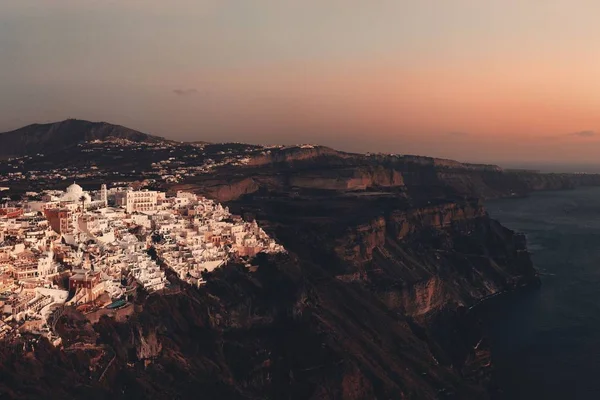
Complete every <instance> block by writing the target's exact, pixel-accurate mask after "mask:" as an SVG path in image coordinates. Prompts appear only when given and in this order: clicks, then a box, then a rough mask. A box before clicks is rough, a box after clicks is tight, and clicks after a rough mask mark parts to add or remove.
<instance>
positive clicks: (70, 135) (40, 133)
mask: <svg viewBox="0 0 600 400" xmlns="http://www.w3.org/2000/svg"><path fill="white" fill-rule="evenodd" d="M108 138H118V139H127V140H130V141H133V142H140V143H159V142H170V141H169V140H168V139H165V138H162V137H160V136H154V135H149V134H147V133H143V132H140V131H137V130H134V129H131V128H127V127H125V126H121V125H115V124H110V123H108V122H91V121H85V120H79V119H67V120H64V121H58V122H52V123H47V124H37V123H35V124H30V125H27V126H24V127H22V128H18V129H15V130H12V131H8V132H2V133H0V141H1V142H2V146H1V147H0V159H2V158H10V157H21V156H25V155H31V154H36V153H48V152H50V153H52V152H58V151H61V150H64V149H66V148H69V147H72V146H75V145H77V144H79V143H82V142H86V141H91V140H105V139H108Z"/></svg>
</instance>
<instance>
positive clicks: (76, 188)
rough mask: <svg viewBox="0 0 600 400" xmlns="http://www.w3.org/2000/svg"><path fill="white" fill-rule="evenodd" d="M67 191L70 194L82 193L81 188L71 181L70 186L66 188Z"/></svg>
mask: <svg viewBox="0 0 600 400" xmlns="http://www.w3.org/2000/svg"><path fill="white" fill-rule="evenodd" d="M67 193H72V194H81V193H83V188H82V187H81V186H79V185H78V184H76V183H73V184H72V185H71V186H69V187H68V188H67Z"/></svg>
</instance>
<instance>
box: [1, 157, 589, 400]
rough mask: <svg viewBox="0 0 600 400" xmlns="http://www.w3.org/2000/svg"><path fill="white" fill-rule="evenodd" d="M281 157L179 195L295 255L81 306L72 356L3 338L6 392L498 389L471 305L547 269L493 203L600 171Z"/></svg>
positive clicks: (421, 392)
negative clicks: (221, 209) (107, 311)
mask: <svg viewBox="0 0 600 400" xmlns="http://www.w3.org/2000/svg"><path fill="white" fill-rule="evenodd" d="M282 151H283V154H279V155H278V154H277V151H273V152H272V153H271V154H270V155H268V156H267V155H265V156H264V158H261V159H260V161H259V162H255V163H254V164H252V165H248V166H246V167H237V168H231V167H227V166H225V167H222V168H220V169H218V170H217V171H216V172H215V174H212V175H207V176H203V177H199V178H195V179H194V180H191V179H190V180H189V181H186V182H184V183H183V184H180V185H176V186H173V187H171V188H170V189H171V190H177V189H184V190H194V191H197V192H198V193H202V194H204V195H206V196H208V197H211V198H214V199H217V200H219V201H224V202H226V205H228V206H229V207H230V208H231V209H232V211H233V212H234V213H238V214H241V215H242V216H244V218H246V219H248V220H250V219H257V220H258V221H259V223H260V224H261V226H262V227H264V229H265V230H267V232H268V233H269V234H271V235H273V236H274V237H275V238H276V239H277V240H278V241H279V242H280V243H282V244H283V245H284V246H285V247H286V249H288V251H289V254H287V255H279V256H271V257H267V256H264V255H262V256H259V257H258V258H257V259H256V260H255V261H254V263H255V264H256V265H257V266H258V268H257V270H256V272H250V270H248V269H246V268H244V267H243V266H240V265H229V266H227V267H226V268H223V269H220V270H217V271H215V272H213V273H211V274H209V275H207V276H206V279H207V281H208V283H207V285H206V286H204V287H203V288H201V289H194V288H191V287H187V286H185V285H183V284H180V283H177V284H178V285H180V286H181V291H180V292H178V293H177V292H176V293H171V294H165V295H151V296H149V297H146V296H145V294H143V293H140V297H139V298H138V299H137V300H136V302H137V304H136V312H135V313H134V314H133V315H131V316H130V317H129V318H128V319H126V320H121V321H116V320H113V319H110V318H108V317H102V318H101V319H100V320H99V321H98V322H97V323H95V324H91V323H86V322H85V318H83V317H81V316H79V315H77V314H76V313H73V314H67V316H66V317H64V318H63V319H62V320H61V321H60V323H59V329H61V332H62V335H63V337H64V338H65V349H64V350H57V349H54V348H52V347H51V346H50V345H49V344H48V343H46V342H44V341H43V340H42V341H40V342H38V343H36V344H35V345H34V346H31V347H27V346H25V348H23V343H22V342H18V343H15V344H10V345H6V346H5V347H4V348H3V349H1V350H0V361H1V362H0V374H2V376H3V377H6V378H5V379H3V380H0V393H7V394H8V396H9V397H11V398H38V397H40V398H41V397H43V396H44V394H46V396H47V394H48V393H51V394H52V395H55V397H56V398H72V397H81V396H86V397H90V398H106V397H108V396H110V397H114V398H140V399H141V398H165V399H167V398H195V397H197V396H198V395H199V394H202V396H203V397H205V398H211V399H212V398H214V399H222V398H227V399H314V400H320V399H323V400H325V399H373V398H377V399H440V398H457V399H462V398H468V399H478V398H482V399H485V398H488V393H487V391H486V385H487V382H488V379H489V369H490V365H491V364H490V362H491V361H490V352H489V349H488V347H487V346H486V344H485V339H484V338H482V336H481V333H480V332H479V330H478V327H477V321H473V320H472V316H471V315H470V313H469V312H468V310H469V309H470V308H471V307H473V306H474V305H476V304H478V302H480V301H481V300H483V299H485V298H487V297H488V296H492V295H495V294H498V293H501V292H504V291H508V290H514V289H516V288H520V287H524V286H535V285H537V284H538V283H539V279H538V277H537V274H536V271H535V269H534V267H533V265H532V263H531V260H530V258H529V254H528V252H527V250H526V243H525V239H524V237H522V236H520V235H517V234H515V233H514V232H512V231H510V230H509V229H506V228H504V227H502V226H501V225H500V224H499V223H498V222H497V221H494V220H492V219H490V217H489V216H488V215H487V213H486V212H485V209H484V207H483V204H482V203H481V201H480V200H479V197H487V198H489V197H498V196H511V195H524V194H527V193H529V192H530V191H531V190H542V189H559V188H568V187H572V186H573V185H574V184H582V183H583V182H588V184H592V183H593V179H592V178H587V179H588V180H587V181H586V180H585V179H584V178H583V177H582V178H581V180H579V181H576V180H575V178H578V177H574V176H568V175H543V174H535V173H532V172H523V171H520V172H518V173H513V172H509V171H504V170H502V169H500V168H497V167H494V166H478V165H468V164H462V163H456V162H450V161H447V160H437V159H429V158H420V157H391V156H385V157H384V156H370V157H367V156H358V155H348V154H343V153H342V154H338V153H336V152H332V151H330V150H327V149H318V148H317V149H315V148H309V147H307V148H294V149H283V150H282ZM273 153H275V154H273ZM261 157H262V156H261ZM578 179H579V178H578ZM578 182H579V183H578ZM23 354H24V355H23ZM45 365H51V366H52V368H51V369H50V368H48V367H45ZM492 366H493V364H492ZM30 382H35V385H31V384H30ZM45 398H47V397H45Z"/></svg>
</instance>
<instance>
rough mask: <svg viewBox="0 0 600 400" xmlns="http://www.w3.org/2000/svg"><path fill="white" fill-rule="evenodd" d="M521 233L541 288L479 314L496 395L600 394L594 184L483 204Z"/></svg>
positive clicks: (599, 235)
mask: <svg viewBox="0 0 600 400" xmlns="http://www.w3.org/2000/svg"><path fill="white" fill-rule="evenodd" d="M486 207H487V210H488V212H489V213H490V215H491V216H492V217H493V218H495V219H497V220H499V221H500V222H501V223H502V224H504V225H505V226H507V227H509V228H511V229H513V230H516V231H519V232H523V233H525V234H526V235H527V239H528V246H529V249H530V251H531V252H532V259H533V262H534V264H535V265H536V267H537V268H538V269H539V271H540V272H541V273H542V274H543V276H542V286H541V288H540V289H539V290H533V291H527V292H525V293H518V294H511V295H508V296H503V297H500V298H499V299H498V300H497V301H494V302H493V304H491V305H490V306H488V307H487V308H486V309H485V311H484V314H485V316H484V321H485V323H484V325H485V330H486V332H487V334H488V336H489V337H490V341H491V345H492V348H493V354H494V364H495V366H496V379H497V381H498V382H499V385H500V386H501V387H502V389H503V391H502V393H501V394H499V395H498V398H499V399H600V188H584V189H577V190H574V191H563V192H541V193H535V194H533V195H532V196H531V197H529V198H524V199H507V200H498V201H493V202H488V203H487V204H486Z"/></svg>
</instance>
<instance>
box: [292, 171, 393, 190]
mask: <svg viewBox="0 0 600 400" xmlns="http://www.w3.org/2000/svg"><path fill="white" fill-rule="evenodd" d="M289 184H290V185H291V186H297V187H301V188H313V189H327V190H366V189H368V188H373V187H403V186H404V180H403V179H402V174H401V173H400V172H399V171H396V170H394V169H387V168H384V167H382V166H375V167H357V168H344V169H334V170H316V171H308V172H300V173H296V174H292V175H291V176H290V178H289Z"/></svg>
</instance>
